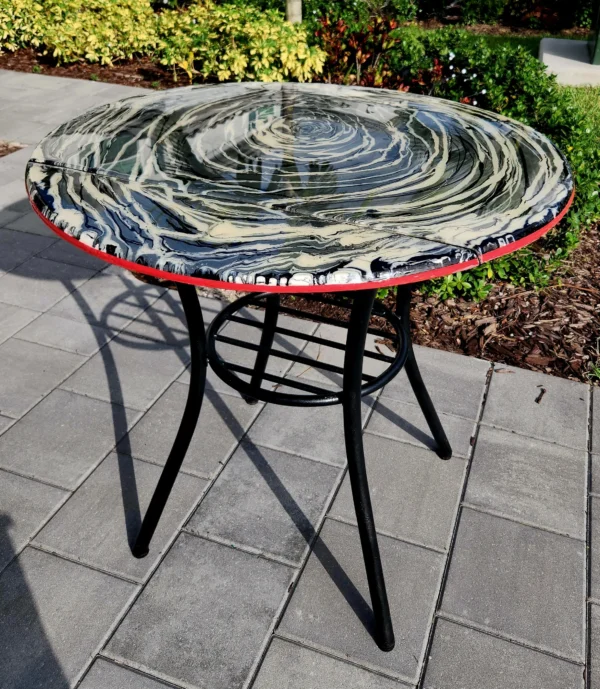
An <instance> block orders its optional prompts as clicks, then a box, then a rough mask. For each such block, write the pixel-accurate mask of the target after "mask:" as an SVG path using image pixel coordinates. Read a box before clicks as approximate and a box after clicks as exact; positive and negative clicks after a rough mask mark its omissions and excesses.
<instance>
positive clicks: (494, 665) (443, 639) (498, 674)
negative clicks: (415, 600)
mask: <svg viewBox="0 0 600 689" xmlns="http://www.w3.org/2000/svg"><path fill="white" fill-rule="evenodd" d="M583 685H584V682H583V668H582V667H581V666H580V665H575V664H574V663H569V662H566V661H564V660H560V659H559V658H553V657H552V656H550V655H547V654H545V653H539V652H538V651H533V650H531V649H529V648H525V647H523V646H520V645H518V644H513V643H510V642H509V641H505V640H504V639H499V638H497V637H493V636H490V635H489V634H482V633H481V632H478V631H475V630H474V629H469V628H467V627H462V626H459V625H457V624H453V623H452V622H447V621H446V620H439V621H438V623H437V625H436V630H435V636H434V637H433V647H432V649H431V654H430V657H429V664H428V666H427V673H426V675H425V682H424V685H423V686H424V689H484V687H485V689H583Z"/></svg>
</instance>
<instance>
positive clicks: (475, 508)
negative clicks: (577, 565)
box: [461, 500, 586, 543]
mask: <svg viewBox="0 0 600 689" xmlns="http://www.w3.org/2000/svg"><path fill="white" fill-rule="evenodd" d="M461 505H462V507H463V508H464V509H468V510H471V511H472V512H479V513H480V514H487V515H489V516H490V517H496V518H497V519H504V520H505V521H507V522H512V523H513V524H519V525H520V526H526V527H527V528H529V529H536V530H537V531H543V532H544V533H550V534H553V535H554V536H561V537H562V538H568V539H570V540H571V541H577V542H578V543H585V541H586V539H585V536H573V535H571V534H568V533H565V532H564V531H559V530H558V529H553V528H552V527H550V526H541V525H539V524H535V523H534V522H529V521H527V520H525V519H518V518H517V517H513V516H512V515H510V514H506V513H504V512H502V511H501V510H495V509H493V508H491V507H485V506H481V505H476V504H474V503H471V502H468V501H466V500H463V502H462V503H461Z"/></svg>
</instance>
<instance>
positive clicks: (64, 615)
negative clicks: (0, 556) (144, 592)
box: [0, 548, 135, 689]
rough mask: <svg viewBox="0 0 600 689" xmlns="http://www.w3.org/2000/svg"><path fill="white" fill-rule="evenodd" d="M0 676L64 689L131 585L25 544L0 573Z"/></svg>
mask: <svg viewBox="0 0 600 689" xmlns="http://www.w3.org/2000/svg"><path fill="white" fill-rule="evenodd" d="M0 589H1V590H2V596H1V597H0V648H2V653H0V677H1V678H2V683H3V687H7V689H8V688H9V687H10V689H31V688H32V687H43V688H44V689H66V687H71V686H73V684H74V680H75V678H76V677H77V676H78V674H79V673H80V672H81V671H82V670H83V669H84V666H85V664H86V662H87V661H88V659H89V658H90V656H91V655H92V654H93V653H94V652H95V651H96V649H97V647H98V645H99V644H100V642H101V641H102V639H103V637H104V636H105V635H106V634H107V633H108V631H109V630H110V627H111V625H112V624H113V623H114V621H115V619H116V618H117V616H118V615H119V613H120V612H121V611H122V609H123V608H124V606H125V605H126V603H127V601H128V600H129V599H130V597H131V596H132V595H133V593H134V591H135V585H134V584H130V583H128V582H126V581H122V580H120V579H115V578H114V577H111V576H108V575H107V574H102V573H101V572H97V571H95V570H92V569H89V568H88V567H83V566H82V565H78V564H75V563H73V562H69V561H67V560H63V559H61V558H58V557H55V556H54V555H49V554H48V553H43V552H41V551H39V550H34V549H33V548H26V549H25V550H24V551H23V553H22V554H21V555H20V556H19V557H18V558H17V559H16V560H14V561H13V562H12V563H11V564H10V565H9V566H8V567H7V568H6V569H5V570H4V572H3V573H2V575H1V576H0Z"/></svg>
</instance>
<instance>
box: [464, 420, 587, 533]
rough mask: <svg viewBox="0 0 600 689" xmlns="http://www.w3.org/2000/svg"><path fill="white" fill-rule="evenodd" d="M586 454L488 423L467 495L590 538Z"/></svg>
mask: <svg viewBox="0 0 600 689" xmlns="http://www.w3.org/2000/svg"><path fill="white" fill-rule="evenodd" d="M586 482H587V467H586V453H585V451H584V450H571V449H569V448H566V447H561V446H560V445H554V444H551V443H546V442H542V441H541V440H533V439H531V438H525V437H523V436H520V435H515V434H513V433H509V432H507V431H501V430H497V429H495V428H488V427H485V426H484V427H482V428H481V430H480V432H479V437H478V439H477V447H476V449H475V454H474V457H473V463H472V465H471V471H470V473H469V483H468V486H467V493H466V497H465V500H466V501H467V502H468V503H471V504H474V505H478V506H481V507H487V508H490V509H493V510H496V511H498V512H501V513H503V514H506V515H508V516H510V517H514V518H516V519H519V520H523V521H526V522H531V523H532V524H534V525H536V526H541V527H546V528H549V529H555V530H556V531H559V532H562V533H567V534H569V535H571V536H574V537H577V538H582V539H583V538H585V499H586V496H585V493H586Z"/></svg>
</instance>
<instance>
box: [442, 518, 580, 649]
mask: <svg viewBox="0 0 600 689" xmlns="http://www.w3.org/2000/svg"><path fill="white" fill-rule="evenodd" d="M584 551H585V543H582V542H580V541H575V540H573V539H570V538H567V537H566V536H558V535H555V534H553V533H549V532H546V531H541V530H539V529H534V528H532V527H530V526H523V525H521V524H517V523H515V522H511V521H508V520H507V519H501V518H499V517H493V516H491V515H488V514H482V513H480V512H475V511H473V510H469V509H463V512H462V516H461V520H460V525H459V530H458V536H457V540H456V545H455V547H454V553H453V556H452V561H451V564H450V571H449V574H448V580H447V582H446V589H445V592H444V598H443V602H442V610H443V611H445V612H448V613H451V614H454V615H457V616H459V617H461V618H463V619H466V620H470V621H471V622H474V623H476V624H479V625H482V626H485V627H487V628H488V629H491V630H494V631H497V632H500V633H502V634H505V635H508V636H510V637H512V638H517V639H521V640H524V641H526V642H528V643H531V644H533V645H534V646H538V647H540V648H547V649H550V650H553V651H555V652H558V653H559V654H562V655H566V656H568V657H571V658H575V659H577V660H582V659H583V624H582V620H583V611H584V605H585V603H584V573H585V572H584Z"/></svg>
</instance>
